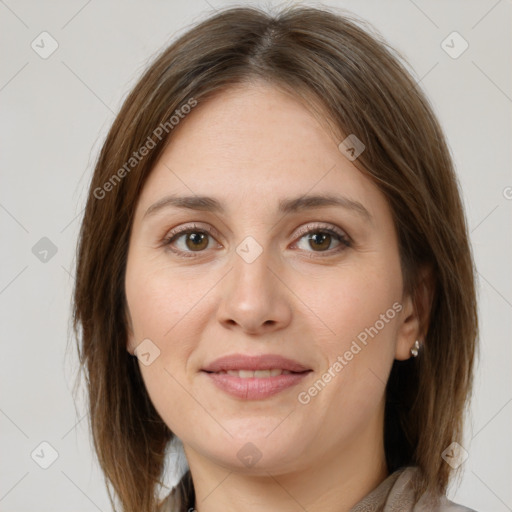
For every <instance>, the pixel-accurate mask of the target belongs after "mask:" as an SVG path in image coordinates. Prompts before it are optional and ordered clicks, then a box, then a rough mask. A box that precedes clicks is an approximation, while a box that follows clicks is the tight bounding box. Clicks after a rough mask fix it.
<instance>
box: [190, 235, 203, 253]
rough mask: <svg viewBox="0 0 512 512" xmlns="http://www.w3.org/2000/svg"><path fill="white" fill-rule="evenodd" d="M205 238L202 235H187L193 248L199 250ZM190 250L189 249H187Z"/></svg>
mask: <svg viewBox="0 0 512 512" xmlns="http://www.w3.org/2000/svg"><path fill="white" fill-rule="evenodd" d="M205 238H206V235H205V234H204V233H190V235H189V241H191V242H192V244H193V247H192V249H193V248H196V249H197V248H198V247H199V248H201V247H200V244H201V242H204V239H205ZM189 248H190V247H189Z"/></svg>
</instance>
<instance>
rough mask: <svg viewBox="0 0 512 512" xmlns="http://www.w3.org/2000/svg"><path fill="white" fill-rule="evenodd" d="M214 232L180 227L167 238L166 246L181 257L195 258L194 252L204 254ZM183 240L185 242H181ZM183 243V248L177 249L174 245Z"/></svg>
mask: <svg viewBox="0 0 512 512" xmlns="http://www.w3.org/2000/svg"><path fill="white" fill-rule="evenodd" d="M213 233H214V230H213V229H211V228H198V227H197V226H196V225H195V224H194V225H193V226H180V227H179V228H177V229H175V230H174V231H172V232H171V233H169V236H168V237H166V238H165V240H164V245H165V246H169V249H170V250H171V251H173V252H174V253H177V254H178V255H179V256H184V257H194V256H195V255H194V254H193V253H194V252H202V251H203V250H204V249H206V248H208V246H209V242H210V240H209V237H211V236H213ZM181 239H183V240H181ZM180 241H181V242H182V243H181V244H179V243H178V244H176V245H181V247H178V248H175V247H174V246H173V245H172V244H174V243H175V242H180Z"/></svg>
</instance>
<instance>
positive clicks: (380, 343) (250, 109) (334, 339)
mask: <svg viewBox="0 0 512 512" xmlns="http://www.w3.org/2000/svg"><path fill="white" fill-rule="evenodd" d="M340 142H341V139H336V138H335V137H333V135H332V133H331V132H330V131H329V130H327V129H326V127H325V126H322V125H321V124H320V123H319V121H318V120H317V117H316V116H314V115H313V114H312V113H311V112H310V111H309V110H308V109H307V108H306V107H305V106H304V104H302V103H301V102H300V101H298V100H297V99H296V98H294V97H293V96H291V95H288V94H286V93H284V92H282V91H281V90H279V89H277V88H275V87H273V86H270V85H268V84H262V83H258V82H256V83H252V84H250V85H244V86H239V87H237V88H232V89H229V90H225V91H223V92H222V93H221V94H220V95H218V96H216V97H214V98H212V99H210V100H209V101H207V102H204V103H201V104H199V105H198V106H197V107H196V108H195V109H193V110H192V112H191V113H190V114H188V116H187V117H186V119H185V120H184V121H181V124H180V125H179V126H178V127H177V128H176V129H175V130H173V132H172V140H171V143H170V144H169V145H168V147H167V148H166V150H165V151H164V153H163V154H162V156H161V158H160V159H159V161H158V163H157V164H156V165H155V167H154V169H153V170H152V173H151V174H150V176H149V178H148V180H147V182H146V184H145V186H144V188H143V191H142V193H141V195H140V197H139V201H138V203H137V206H136V213H135V218H134V223H133V229H132V232H131V238H130V244H129V252H128V261H127V269H126V278H125V279H126V280H125V291H126V297H127V304H128V308H129V315H130V320H131V325H130V336H129V339H128V342H127V350H128V351H129V352H130V353H132V354H133V351H134V349H135V347H136V346H137V345H139V344H140V343H141V342H142V341H143V340H144V339H146V338H149V339H150V340H151V341H152V343H154V345H155V346H156V347H158V349H159V350H160V354H159V356H158V357H156V359H154V361H153V362H152V363H151V364H149V365H148V366H146V365H144V364H142V362H141V361H139V366H140V370H141V373H142V376H143V379H144V383H145V386H146V388H147V391H148V393H149V396H150V397H151V400H152V402H153V404H154V406H155V407H156V409H157V411H158V412H159V414H160V415H161V417H162V419H163V420H164V421H165V423H166V424H167V425H168V426H169V428H170V429H171V430H172V432H174V433H175V434H176V435H177V436H178V437H179V438H180V439H181V440H182V442H183V445H184V450H185V454H186V456H187V459H188V463H189V465H190V468H191V473H192V477H193V480H194V486H195V490H196V510H198V511H199V512H213V511H221V510H222V511H223V512H226V511H228V512H229V511H234V510H246V511H268V510H280V511H282V512H287V511H302V510H304V509H307V510H308V511H310V512H314V511H323V512H329V511H337V512H340V511H348V510H349V509H350V508H351V507H352V506H353V505H355V504H356V503H357V502H359V501H360V500H361V499H362V498H363V497H364V496H365V495H366V494H368V493H369V492H370V491H371V490H372V489H374V488H375V487H376V486H377V485H378V484H379V483H380V482H381V481H382V480H384V478H386V476H387V475H388V472H387V469H386V465H385V454H384V446H383V421H384V403H385V402H384V400H385V394H384V393H385V383H386V381H387V379H388V377H389V372H390V370H391V366H392V363H393V360H394V359H399V360H404V359H408V358H409V357H411V355H410V348H411V347H412V345H413V344H414V341H415V340H416V339H418V337H419V334H420V332H419V325H420V324H419V319H418V318H417V315H416V313H415V310H414V308H413V304H412V301H411V298H410V297H408V296H404V295H403V293H402V274H401V269H400V263H399V251H398V240H397V234H396V231H395V227H394V224H393V221H392V217H391V211H390V209H389V206H388V204H387V201H386V199H385V197H384V196H383V194H382V193H381V192H380V191H379V189H378V188H377V187H376V186H375V185H374V184H373V183H372V182H371V181H370V180H369V179H368V178H367V177H365V176H364V175H363V174H362V173H361V172H360V171H359V170H358V169H357V168H356V167H355V166H354V164H353V163H352V162H351V161H350V160H348V159H347V158H346V157H345V156H344V155H343V154H342V153H341V151H340V150H339V149H338V144H339V143H340ZM313 193H315V194H316V193H336V194H338V195H344V196H346V197H349V198H350V199H352V200H356V201H359V202H360V203H362V204H363V205H364V207H365V208H366V209H367V210H368V211H369V213H370V214H371V216H372V221H371V222H367V221H365V220H364V218H363V217H362V216H359V215H358V214H357V213H354V212H353V211H351V210H348V209H344V208H342V207H339V206H329V207H323V208H315V209H308V210H305V209H302V210H300V211H298V212H295V213H288V214H286V215H283V214H279V213H278V212H277V204H278V201H279V200H280V199H284V198H292V197H293V198H294V197H299V196H303V195H305V194H313ZM169 194H177V195H207V196H213V197H215V198H217V199H218V200H219V201H221V202H222V203H223V205H224V206H225V208H226V212H225V213H222V214H221V213H211V212H205V211H197V210H186V209H180V208H177V207H169V208H164V209H162V210H160V211H158V212H157V213H156V212H155V213H154V214H152V215H148V216H146V217H144V214H145V212H146V210H147V209H148V208H149V207H150V206H151V205H153V204H154V203H155V202H157V201H158V200H160V199H161V198H162V197H164V196H167V195H169ZM194 224H195V226H196V228H195V229H196V231H195V232H197V229H199V230H201V229H203V230H204V229H205V228H206V227H212V228H213V229H215V231H214V234H213V235H211V236H207V239H206V240H205V241H204V242H203V243H202V244H200V249H199V250H195V251H194V247H195V246H194V244H193V243H192V242H191V240H190V235H188V236H187V235H186V234H185V235H183V234H182V235H181V237H180V238H179V239H177V240H175V241H174V242H173V247H174V248H175V249H178V250H182V251H185V252H186V251H188V254H191V255H192V257H188V258H187V257H180V256H178V255H177V254H175V253H173V252H172V251H171V250H170V249H169V246H165V245H164V240H165V239H166V238H169V236H170V232H171V231H172V230H173V229H175V228H177V227H179V226H183V227H185V226H188V227H190V228H191V229H192V230H194ZM309 224H312V225H313V229H312V232H313V233H317V234H318V233H319V234H320V235H321V234H322V232H323V231H322V229H325V228H333V227H334V228H338V229H339V230H341V232H342V233H345V234H346V235H348V236H349V237H350V240H351V241H352V244H351V246H350V247H346V246H344V245H343V244H342V242H340V241H339V240H338V239H337V238H336V237H335V236H332V238H331V239H330V243H329V238H328V239H327V241H326V242H324V243H321V238H320V241H319V242H318V241H317V242H316V244H315V243H314V241H310V240H308V236H307V234H299V235H298V236H297V233H298V229H299V228H301V227H303V226H307V225H309ZM248 236H251V237H253V238H254V239H255V240H256V241H257V243H258V244H259V245H260V246H261V249H262V253H261V254H260V256H259V257H257V258H256V259H255V260H254V261H253V262H252V263H248V262H247V261H245V260H244V259H243V258H242V257H241V256H240V255H239V254H238V253H237V252H236V249H237V247H238V246H239V244H240V243H241V242H242V241H243V240H244V239H245V238H246V237H248ZM196 237H197V235H196ZM208 240H209V242H208ZM187 241H188V243H187ZM338 249H341V250H340V251H339V252H337V250H338ZM394 303H399V304H400V305H401V306H402V309H401V311H400V312H399V313H397V314H396V315H395V316H394V318H392V319H390V320H388V322H386V324H385V327H384V328H382V329H381V330H379V332H378V334H377V335H374V337H373V338H372V337H369V338H368V343H367V345H366V346H364V345H361V344H360V345H361V346H362V347H363V348H362V350H361V351H360V352H358V353H357V355H354V357H353V359H352V360H351V361H349V362H348V364H346V366H344V367H343V369H342V370H341V371H338V372H334V373H335V374H336V376H335V377H333V378H332V379H331V380H330V382H329V383H328V384H327V385H326V386H325V387H324V389H322V390H321V392H319V393H318V394H317V395H316V396H314V397H312V398H311V400H310V402H309V403H307V404H302V403H300V402H299V401H298V398H297V396H298V394H299V392H301V391H307V390H308V388H310V387H311V386H312V385H313V383H314V382H315V381H317V380H318V379H319V378H320V377H321V376H322V374H324V372H326V371H327V370H328V368H329V367H332V365H333V363H334V362H335V361H336V360H337V358H338V356H340V355H341V356H343V354H344V353H345V352H346V351H347V350H348V349H349V348H350V346H351V344H352V342H353V341H354V340H355V339H357V335H358V334H360V333H361V332H362V331H364V330H365V328H369V327H370V326H374V325H375V323H376V321H377V320H379V318H381V316H380V315H382V314H383V313H385V312H386V311H387V310H389V309H390V308H392V305H393V304H394ZM232 353H243V354H250V355H253V354H265V353H272V354H280V355H283V356H285V357H289V358H292V359H296V360H298V361H299V362H301V363H302V364H304V365H306V366H307V367H308V368H311V369H312V370H313V371H312V372H310V373H309V374H308V375H307V376H306V377H305V379H304V380H303V381H302V382H301V383H300V384H299V385H298V386H294V387H292V388H288V389H287V390H285V391H282V392H281V393H278V394H277V395H274V396H271V397H269V398H266V399H263V400H243V399H239V398H235V397H232V396H230V395H227V394H226V393H224V392H223V391H221V390H219V389H218V388H217V387H216V386H215V385H214V384H213V383H211V382H210V379H209V378H208V377H207V376H206V375H205V374H204V373H201V372H200V370H201V368H202V367H204V366H206V364H208V363H210V362H212V361H213V360H215V359H217V358H218V357H221V356H224V355H226V354H232ZM249 442H250V443H252V444H253V445H255V446H256V447H257V449H258V450H259V452H260V453H261V459H260V460H259V461H258V462H257V463H256V464H255V465H253V466H251V467H248V466H247V465H245V464H244V463H243V462H242V461H241V460H240V459H239V458H238V457H237V453H238V451H239V450H240V449H241V448H242V447H244V445H246V443H249Z"/></svg>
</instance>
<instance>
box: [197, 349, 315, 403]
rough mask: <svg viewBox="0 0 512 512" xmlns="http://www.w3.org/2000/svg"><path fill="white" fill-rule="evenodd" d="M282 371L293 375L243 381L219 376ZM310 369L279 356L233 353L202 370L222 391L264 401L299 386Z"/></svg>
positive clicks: (233, 377) (237, 378)
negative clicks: (233, 371)
mask: <svg viewBox="0 0 512 512" xmlns="http://www.w3.org/2000/svg"><path fill="white" fill-rule="evenodd" d="M272 368H280V369H282V370H288V371H290V372H296V373H290V374H285V375H276V376H274V377H262V378H259V377H249V378H242V377H237V376H236V375H228V374H226V373H215V372H220V371H227V370H252V371H255V370H270V369H272ZM310 371H312V370H311V369H310V368H306V367H305V366H304V365H302V364H301V363H299V362H297V361H293V360H291V359H287V358H284V357H282V356H279V355H275V354H265V355H261V356H245V355H243V354H232V355H229V356H225V357H221V358H220V359H216V360H215V361H214V362H213V363H211V364H209V365H208V366H206V367H205V368H203V369H202V372H203V373H204V374H205V375H206V376H207V377H208V378H210V379H211V380H212V381H213V383H214V384H215V385H216V386H217V387H218V388H219V389H221V390H222V391H224V392H226V393H228V394H230V395H232V396H235V397H237V398H242V399H245V400H262V399H264V398H267V397H269V396H272V395H275V394H277V393H279V392H281V391H283V390H285V389H287V388H289V387H291V386H295V385H297V384H298V383H299V382H300V381H301V380H302V379H303V378H304V377H305V376H306V375H308V374H309V372H310Z"/></svg>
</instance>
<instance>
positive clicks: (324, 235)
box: [309, 233, 331, 248]
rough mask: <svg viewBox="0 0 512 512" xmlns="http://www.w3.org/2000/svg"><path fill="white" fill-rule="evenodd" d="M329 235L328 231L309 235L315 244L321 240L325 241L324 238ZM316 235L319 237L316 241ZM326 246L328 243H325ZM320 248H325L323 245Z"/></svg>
mask: <svg viewBox="0 0 512 512" xmlns="http://www.w3.org/2000/svg"><path fill="white" fill-rule="evenodd" d="M330 236H331V235H329V234H328V233H315V234H313V235H311V236H310V238H309V239H310V240H313V241H314V242H315V243H316V244H322V243H323V242H325V240H326V239H328V238H330ZM317 237H320V238H321V240H320V241H318V240H317ZM327 246H329V243H327ZM322 248H325V247H322Z"/></svg>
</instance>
